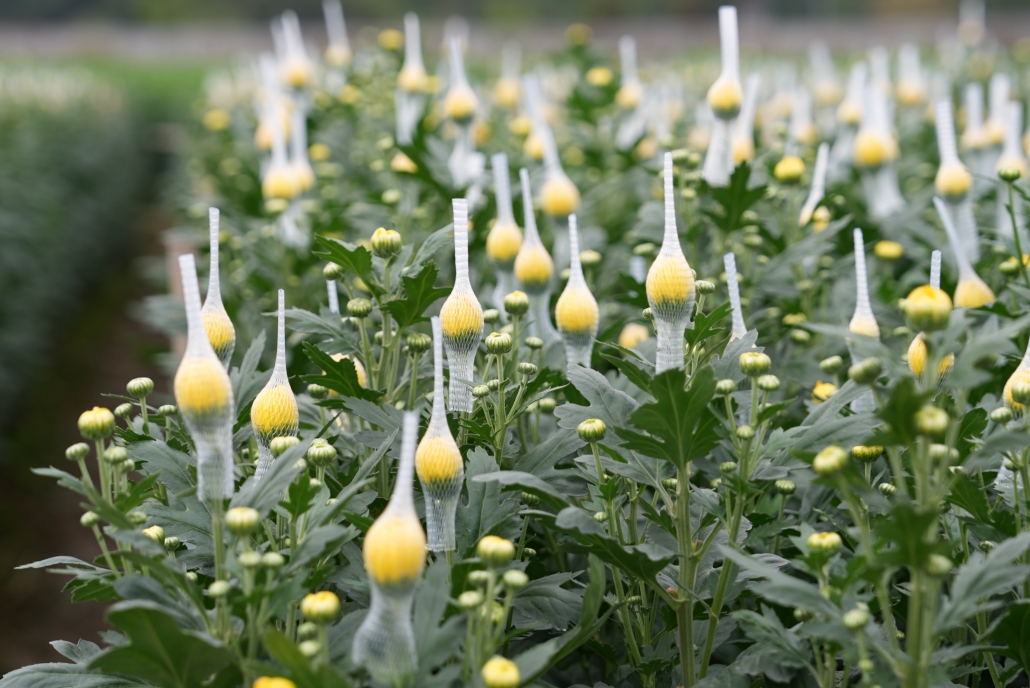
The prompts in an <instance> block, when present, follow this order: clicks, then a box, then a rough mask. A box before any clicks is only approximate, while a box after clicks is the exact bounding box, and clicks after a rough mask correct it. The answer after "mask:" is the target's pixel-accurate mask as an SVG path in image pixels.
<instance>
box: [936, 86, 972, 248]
mask: <svg viewBox="0 0 1030 688" xmlns="http://www.w3.org/2000/svg"><path fill="white" fill-rule="evenodd" d="M934 115H935V117H934V119H935V122H934V124H935V126H936V128H937V150H938V151H939V153H940V157H941V164H940V166H939V167H938V168H937V176H936V178H935V179H934V187H935V189H936V191H937V194H938V195H939V196H940V197H941V198H942V199H943V200H944V202H945V203H946V205H947V207H948V214H949V215H950V216H951V218H952V219H953V220H954V222H955V229H956V230H957V231H958V236H959V241H960V243H961V245H962V250H963V251H964V252H965V253H966V255H967V256H969V257H970V259H971V260H973V261H977V260H979V259H980V237H979V235H978V233H977V230H976V218H975V217H974V216H973V194H972V190H973V175H971V174H970V173H969V170H968V169H966V166H965V165H964V164H963V163H962V160H961V159H960V158H959V155H958V146H957V145H956V142H955V124H954V119H953V116H952V111H951V100H950V99H945V100H941V101H940V102H938V103H937V106H936V110H935V111H934Z"/></svg>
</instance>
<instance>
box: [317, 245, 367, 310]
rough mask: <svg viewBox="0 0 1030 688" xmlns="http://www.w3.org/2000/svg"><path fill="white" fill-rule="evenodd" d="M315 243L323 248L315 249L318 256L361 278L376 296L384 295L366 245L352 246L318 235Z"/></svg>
mask: <svg viewBox="0 0 1030 688" xmlns="http://www.w3.org/2000/svg"><path fill="white" fill-rule="evenodd" d="M315 243H317V244H318V246H319V248H320V249H321V250H318V251H314V254H315V255H316V256H321V257H323V258H325V259H327V260H330V261H332V262H334V263H336V264H337V265H339V266H340V267H342V268H344V269H345V270H349V271H350V272H351V273H353V274H355V275H357V276H358V277H360V278H361V281H362V282H364V283H365V286H367V287H368V290H369V291H370V292H372V293H373V294H374V295H376V296H382V295H383V293H384V290H383V287H382V285H381V284H379V280H378V279H377V277H376V275H375V272H374V271H373V270H372V254H371V253H370V252H369V250H368V249H367V248H365V247H364V246H351V245H348V244H345V243H344V242H342V241H337V240H336V239H329V238H326V237H324V236H316V237H315Z"/></svg>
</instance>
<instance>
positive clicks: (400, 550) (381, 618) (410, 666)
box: [353, 411, 426, 685]
mask: <svg viewBox="0 0 1030 688" xmlns="http://www.w3.org/2000/svg"><path fill="white" fill-rule="evenodd" d="M403 428H404V429H403V434H402V440H401V457H400V467H399V468H398V470H397V483H396V485H395V486H394V488H393V495H392V496H391V497H390V503H389V504H387V505H386V509H385V510H384V511H383V513H382V515H381V516H379V518H377V519H376V521H375V523H373V524H372V527H371V528H369V529H368V533H367V534H366V535H365V542H364V545H363V547H362V554H363V557H364V562H365V572H366V573H367V574H368V579H369V584H370V587H371V590H372V604H371V606H370V607H369V609H368V615H367V616H366V617H365V620H364V621H363V622H362V623H361V626H360V627H359V628H358V631H357V633H356V634H355V636H354V646H353V657H354V663H355V664H358V665H359V666H364V667H365V668H366V669H367V670H368V672H369V673H370V674H372V676H373V677H374V678H375V679H376V680H377V681H379V682H381V683H385V684H387V685H401V684H404V683H405V682H406V681H407V679H408V678H409V677H410V676H411V675H412V674H413V673H414V672H415V670H416V668H417V667H418V655H417V654H416V651H415V634H414V630H413V629H412V625H411V606H412V601H413V598H414V595H415V585H416V583H417V582H418V580H419V578H421V576H422V569H423V568H424V567H425V562H426V535H425V533H424V532H423V530H422V524H421V523H420V522H419V520H418V514H417V513H416V512H415V503H414V500H413V498H412V482H413V480H414V477H415V476H414V475H413V474H414V471H415V442H416V439H417V436H418V414H417V413H415V412H411V411H409V412H407V413H405V414H404V425H403Z"/></svg>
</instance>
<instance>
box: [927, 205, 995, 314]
mask: <svg viewBox="0 0 1030 688" xmlns="http://www.w3.org/2000/svg"><path fill="white" fill-rule="evenodd" d="M933 204H934V206H935V207H936V208H937V213H938V215H940V217H941V223H943V224H944V231H945V232H947V234H948V243H949V244H951V250H952V252H953V253H954V254H955V263H956V264H957V265H958V285H957V286H956V287H955V294H954V295H953V296H952V301H953V302H954V303H955V307H956V308H979V307H980V306H984V305H986V304H988V303H992V302H993V301H994V292H993V291H991V288H990V287H988V286H987V284H986V283H985V282H984V281H983V280H982V279H980V276H979V275H978V274H976V270H974V269H973V264H972V263H970V262H969V258H968V257H967V255H966V254H965V253H964V246H963V244H962V240H961V239H960V237H959V234H958V230H957V229H956V228H955V222H954V218H952V217H951V215H950V213H949V212H948V207H947V205H946V204H945V203H944V201H943V200H941V199H940V198H938V197H936V196H935V197H934V199H933Z"/></svg>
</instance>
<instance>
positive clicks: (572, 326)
mask: <svg viewBox="0 0 1030 688" xmlns="http://www.w3.org/2000/svg"><path fill="white" fill-rule="evenodd" d="M569 243H570V246H571V253H570V255H571V257H572V268H571V270H570V271H569V281H568V283H567V284H566V285H565V290H564V291H563V292H562V293H561V296H559V297H558V303H557V305H556V306H555V308H554V319H555V322H556V323H557V325H558V332H559V333H561V336H562V341H563V342H564V343H565V359H566V360H567V361H568V364H569V365H581V366H584V367H586V368H589V367H590V353H591V351H592V350H593V347H594V338H595V337H597V325H598V322H599V320H600V313H599V312H598V309H597V299H595V298H594V295H593V294H591V293H590V288H589V287H588V286H587V282H586V279H585V278H584V277H583V264H582V262H581V261H580V256H579V231H578V227H577V223H576V216H575V215H570V216H569Z"/></svg>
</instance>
